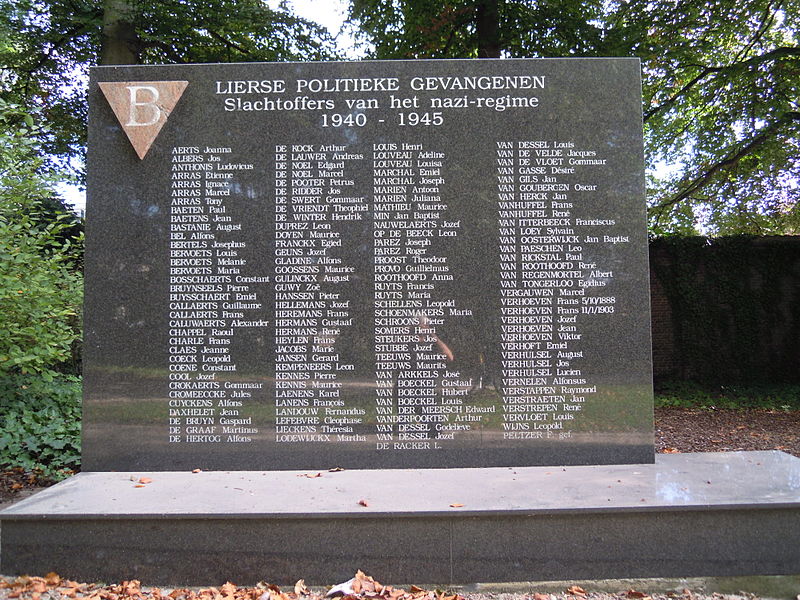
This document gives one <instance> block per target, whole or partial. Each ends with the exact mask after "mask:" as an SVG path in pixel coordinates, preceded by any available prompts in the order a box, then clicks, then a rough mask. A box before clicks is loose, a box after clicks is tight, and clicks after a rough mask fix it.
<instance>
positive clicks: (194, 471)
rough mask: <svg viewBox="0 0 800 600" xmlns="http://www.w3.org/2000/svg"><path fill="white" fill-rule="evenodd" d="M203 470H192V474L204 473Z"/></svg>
mask: <svg viewBox="0 0 800 600" xmlns="http://www.w3.org/2000/svg"><path fill="white" fill-rule="evenodd" d="M202 472H203V469H192V473H202Z"/></svg>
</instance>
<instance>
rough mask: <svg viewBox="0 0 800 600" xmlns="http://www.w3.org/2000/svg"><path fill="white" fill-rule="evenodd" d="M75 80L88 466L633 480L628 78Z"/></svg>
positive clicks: (164, 74) (646, 395)
mask: <svg viewBox="0 0 800 600" xmlns="http://www.w3.org/2000/svg"><path fill="white" fill-rule="evenodd" d="M145 74H148V75H145ZM150 80H153V81H150ZM156 80H157V81H156ZM93 81H96V82H97V84H96V85H95V84H94V83H93V85H92V90H91V92H90V93H91V102H92V107H93V112H92V123H91V125H92V126H91V133H90V142H89V143H90V148H91V150H90V157H89V163H88V165H89V190H90V192H89V194H90V195H89V205H88V208H87V211H88V212H87V227H88V233H87V240H88V245H87V252H86V256H87V258H86V269H87V280H88V281H90V282H92V281H94V282H100V281H102V282H104V284H103V285H89V286H88V287H87V295H86V344H85V364H86V371H85V385H86V403H85V413H84V426H85V428H84V442H83V444H84V446H83V447H84V468H86V469H87V470H93V471H95V470H121V469H122V470H124V469H130V468H138V469H160V470H176V469H187V468H195V467H196V468H203V469H246V470H252V469H270V470H271V469H304V468H325V467H330V466H341V467H344V468H409V467H458V466H462V467H485V466H524V465H545V464H607V463H646V462H653V443H652V435H653V431H652V388H651V381H652V376H651V364H650V338H649V335H650V334H649V286H648V277H649V273H648V263H647V238H646V226H645V208H644V202H643V195H644V175H643V165H642V133H641V126H640V123H641V102H640V93H639V90H640V85H641V84H640V80H639V66H638V62H637V61H635V60H620V61H615V60H609V61H592V60H586V61H571V60H552V61H526V60H517V61H513V60H507V61H481V62H463V61H440V62H439V61H434V62H426V63H419V62H410V61H409V62H404V61H401V62H395V63H391V65H390V66H389V65H387V64H385V63H379V62H364V63H356V64H352V63H340V64H316V63H309V64H303V65H295V66H293V67H292V68H291V69H289V68H287V67H286V65H281V64H273V65H258V66H255V65H224V66H222V65H196V66H189V67H159V68H158V69H152V68H147V69H145V70H138V71H137V70H136V69H121V68H114V69H100V70H97V71H95V75H94V80H93ZM120 431H124V432H125V435H119V433H120Z"/></svg>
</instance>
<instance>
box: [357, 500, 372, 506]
mask: <svg viewBox="0 0 800 600" xmlns="http://www.w3.org/2000/svg"><path fill="white" fill-rule="evenodd" d="M358 503H359V504H360V505H361V506H369V503H368V502H367V501H366V500H363V499H362V500H359V501H358Z"/></svg>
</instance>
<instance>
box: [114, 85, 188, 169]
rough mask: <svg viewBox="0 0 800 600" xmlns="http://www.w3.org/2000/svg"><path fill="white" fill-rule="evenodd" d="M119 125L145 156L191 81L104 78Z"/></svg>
mask: <svg viewBox="0 0 800 600" xmlns="http://www.w3.org/2000/svg"><path fill="white" fill-rule="evenodd" d="M99 85H100V89H101V90H102V91H103V95H104V96H105V97H106V100H108V103H109V104H110V105H111V110H113V111H114V114H115V115H116V116H117V120H118V121H119V124H120V125H122V129H123V130H124V131H125V134H126V135H127V136H128V139H129V140H130V141H131V144H132V145H133V149H134V150H136V154H138V155H139V159H143V158H144V157H145V155H146V154H147V151H148V150H150V146H152V145H153V141H155V139H156V137H157V136H158V134H159V132H160V131H161V128H162V127H163V126H164V123H166V122H167V119H168V118H169V115H170V113H171V112H172V109H173V108H175V105H176V104H177V103H178V100H180V98H181V95H183V91H184V90H185V89H186V86H187V85H189V82H188V81H115V82H110V81H105V82H101V83H99Z"/></svg>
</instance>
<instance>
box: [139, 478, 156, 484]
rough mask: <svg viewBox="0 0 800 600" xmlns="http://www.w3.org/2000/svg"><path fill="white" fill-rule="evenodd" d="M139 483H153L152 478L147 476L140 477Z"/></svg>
mask: <svg viewBox="0 0 800 600" xmlns="http://www.w3.org/2000/svg"><path fill="white" fill-rule="evenodd" d="M139 483H153V480H152V479H150V478H149V477H140V478H139Z"/></svg>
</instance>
